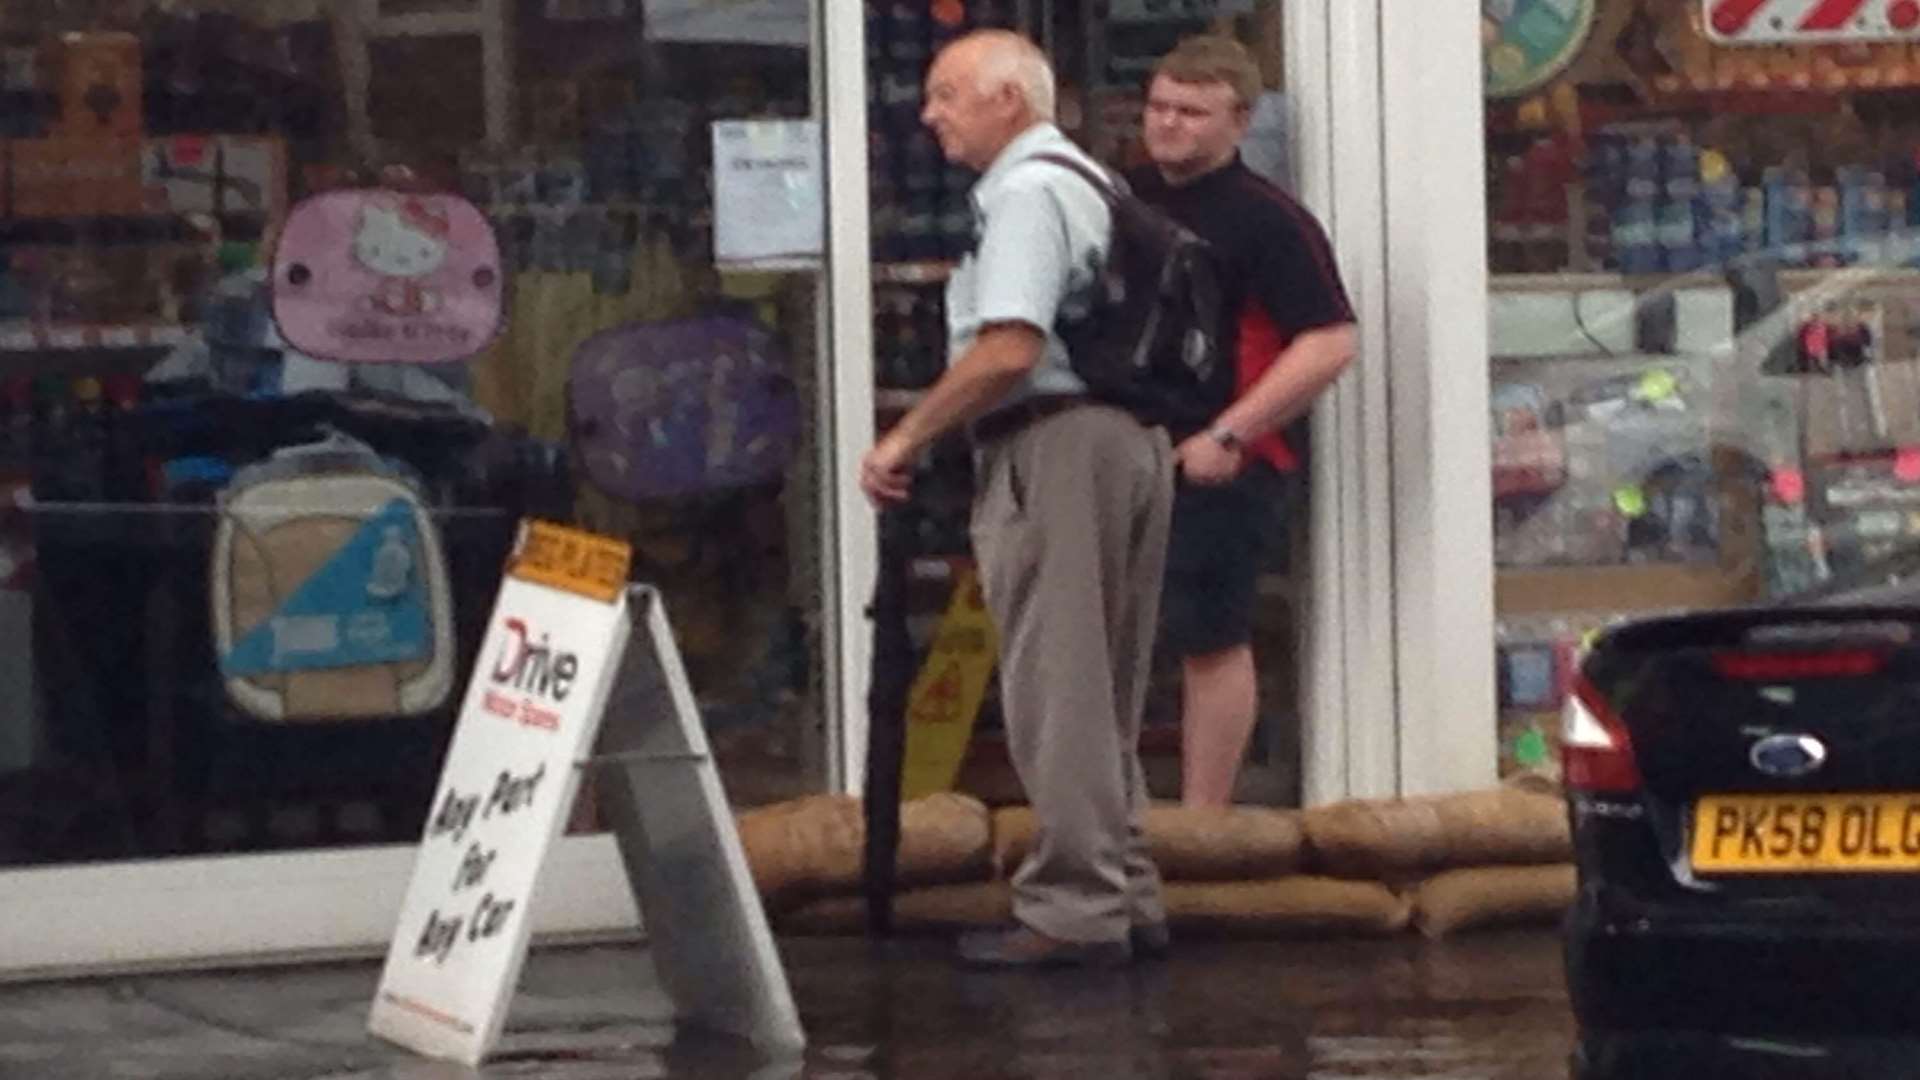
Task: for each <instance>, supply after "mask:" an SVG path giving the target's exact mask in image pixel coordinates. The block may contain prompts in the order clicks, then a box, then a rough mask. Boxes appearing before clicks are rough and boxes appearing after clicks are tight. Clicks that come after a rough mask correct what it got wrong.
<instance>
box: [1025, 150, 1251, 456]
mask: <svg viewBox="0 0 1920 1080" xmlns="http://www.w3.org/2000/svg"><path fill="white" fill-rule="evenodd" d="M1033 160H1036V161H1045V162H1050V163H1052V164H1054V165H1059V166H1061V167H1063V168H1066V169H1069V170H1071V171H1072V172H1074V173H1075V174H1076V175H1078V176H1080V177H1081V178H1082V179H1084V180H1086V181H1087V183H1089V184H1092V185H1093V187H1094V189H1095V190H1097V191H1098V192H1100V196H1101V198H1103V199H1105V200H1106V202H1107V207H1108V209H1109V210H1110V211H1111V212H1112V215H1113V236H1112V239H1111V241H1110V242H1109V244H1108V247H1107V258H1106V263H1105V265H1104V266H1103V267H1102V268H1101V273H1100V279H1099V281H1098V282H1097V283H1096V285H1095V291H1094V299H1093V307H1092V309H1091V310H1090V311H1088V312H1087V313H1086V314H1085V315H1084V316H1079V317H1075V318H1069V319H1063V320H1062V321H1061V322H1060V324H1059V326H1058V327H1056V329H1057V331H1058V332H1059V334H1060V338H1061V340H1062V341H1064V342H1065V343H1066V346H1067V355H1068V357H1069V359H1070V360H1071V361H1072V363H1073V370H1074V373H1075V374H1077V375H1079V376H1080V378H1081V379H1082V380H1084V381H1085V382H1086V384H1087V390H1088V392H1089V393H1091V394H1092V395H1093V396H1094V397H1096V398H1098V399H1100V400H1102V401H1107V402H1111V403H1113V404H1115V405H1119V406H1121V407H1122V408H1125V409H1126V410H1128V411H1129V412H1131V413H1133V414H1134V415H1135V416H1136V417H1139V418H1140V420H1141V421H1142V422H1144V423H1148V424H1155V425H1160V426H1164V427H1166V428H1168V429H1170V430H1172V431H1173V432H1175V433H1176V434H1185V433H1188V432H1193V431H1198V430H1200V429H1202V428H1204V427H1206V426H1207V425H1208V424H1210V423H1212V422H1213V420H1214V418H1215V417H1216V416H1218V415H1219V414H1220V410H1222V409H1224V408H1226V406H1227V402H1228V401H1230V400H1231V399H1232V397H1233V377H1234V372H1233V367H1232V365H1231V364H1230V363H1228V362H1227V358H1226V357H1224V356H1222V355H1221V329H1222V326H1223V325H1224V324H1223V322H1222V319H1223V312H1222V310H1221V308H1222V305H1223V301H1222V298H1221V295H1220V280H1219V271H1218V267H1217V263H1216V260H1215V256H1214V252H1213V248H1212V246H1211V245H1209V244H1208V243H1207V242H1206V241H1205V240H1202V239H1201V238H1200V237H1198V236H1196V235H1195V234H1194V233H1193V232H1192V231H1191V230H1189V229H1187V228H1185V227H1184V226H1182V225H1180V224H1179V223H1178V222H1176V221H1174V220H1173V219H1172V218H1170V217H1168V216H1167V215H1166V214H1163V213H1161V212H1160V211H1159V210H1156V209H1154V208H1153V207H1151V206H1148V205H1147V204H1146V203H1144V202H1142V201H1141V200H1140V199H1138V198H1136V197H1135V196H1134V195H1133V193H1132V192H1130V191H1128V190H1127V189H1126V188H1125V186H1124V185H1123V184H1122V183H1120V182H1118V181H1116V180H1114V179H1111V178H1109V177H1107V176H1104V175H1102V174H1101V173H1100V172H1099V171H1097V170H1095V169H1092V168H1089V167H1088V166H1087V165H1085V164H1084V163H1082V162H1080V161H1077V160H1075V159H1073V158H1071V157H1068V156H1066V155H1065V154H1036V155H1034V158H1033Z"/></svg>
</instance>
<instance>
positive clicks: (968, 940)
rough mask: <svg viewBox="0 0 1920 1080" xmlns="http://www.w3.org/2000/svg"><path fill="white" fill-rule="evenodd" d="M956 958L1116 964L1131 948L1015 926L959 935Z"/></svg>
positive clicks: (981, 962) (993, 963)
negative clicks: (1065, 939)
mask: <svg viewBox="0 0 1920 1080" xmlns="http://www.w3.org/2000/svg"><path fill="white" fill-rule="evenodd" d="M956 958H957V959H958V960H959V962H960V963H961V964H962V965H964V966H966V967H976V968H1058V967H1119V966H1121V965H1123V964H1125V963H1126V962H1127V961H1129V960H1131V959H1133V950H1132V948H1131V947H1129V946H1128V944H1127V942H1125V941H1061V940H1059V939H1058V938H1050V937H1048V936H1047V935H1045V934H1042V933H1040V932H1039V931H1037V930H1029V929H1027V928H1026V927H1024V926H1015V927H1013V928H1011V929H1007V930H977V931H974V932H972V933H968V934H962V935H960V943H959V947H958V949H957V950H956Z"/></svg>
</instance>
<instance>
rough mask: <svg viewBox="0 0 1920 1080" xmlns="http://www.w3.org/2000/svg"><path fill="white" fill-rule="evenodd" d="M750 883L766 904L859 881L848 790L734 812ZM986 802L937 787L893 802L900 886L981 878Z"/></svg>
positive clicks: (856, 824) (855, 805)
mask: <svg viewBox="0 0 1920 1080" xmlns="http://www.w3.org/2000/svg"><path fill="white" fill-rule="evenodd" d="M737 825H738V828H739V830H740V844H741V846H742V847H743V848H745V849H746V853H747V863H748V865H749V867H751V869H752V872H753V884H754V887H755V888H757V889H758V890H759V892H760V897H761V900H762V901H763V902H764V903H766V904H767V905H768V906H769V907H778V906H781V905H785V904H792V903H796V902H799V901H801V900H804V899H807V898H810V897H815V896H823V895H830V894H834V893H848V892H852V891H854V890H855V889H857V888H859V886H860V871H861V860H862V858H863V856H864V853H865V845H866V835H867V830H866V821H865V819H864V817H863V815H862V814H861V807H860V800H859V799H858V798H855V797H854V796H851V795H813V796H808V797H806V798H803V799H795V800H792V801H790V802H784V803H776V804H774V805H772V806H765V807H760V808H758V809H754V810H748V811H746V812H744V813H742V814H740V815H739V817H738V821H737ZM988 838H989V834H988V816H987V808H986V805H985V804H983V803H981V802H980V801H979V800H978V799H974V798H971V797H969V796H966V795H956V794H953V793H951V792H942V793H940V794H938V795H929V796H927V797H926V798H924V799H916V800H914V801H913V802H910V803H907V804H905V805H904V806H902V807H901V808H900V854H899V863H898V865H899V872H898V876H897V878H896V880H897V881H898V883H899V884H900V885H902V886H910V885H933V884H940V883H944V882H951V881H965V880H969V879H981V878H984V877H985V876H986V873H987V866H988V856H989V847H988Z"/></svg>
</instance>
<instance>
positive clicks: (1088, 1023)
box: [0, 931, 1572, 1080]
mask: <svg viewBox="0 0 1920 1080" xmlns="http://www.w3.org/2000/svg"><path fill="white" fill-rule="evenodd" d="M783 951H784V953H785V956H786V960H787V965H788V973H789V977H790V978H791V980H792V983H793V988H794V993H795V997H796V998H797V1000H798V1001H799V1003H800V1008H801V1011H802V1014H803V1019H804V1021H805V1024H806V1027H807V1030H808V1034H809V1037H810V1039H811V1041H812V1045H811V1047H810V1048H809V1050H808V1051H807V1052H806V1054H805V1055H804V1057H802V1058H800V1059H797V1060H790V1061H768V1060H764V1059H761V1058H759V1057H757V1056H756V1055H755V1054H754V1053H753V1052H752V1051H751V1050H750V1049H749V1048H747V1047H745V1046H743V1045H740V1044H736V1043H731V1042H728V1041H726V1040H722V1039H718V1038H711V1037H702V1036H699V1035H696V1034H691V1033H687V1032H680V1033H678V1034H677V1035H676V1033H675V1032H674V1030H673V1027H672V1025H671V1024H670V1023H668V1022H667V1021H666V1017H667V1015H668V1007H667V1002H666V1000H665V999H664V997H662V996H661V995H660V993H659V992H658V990H657V988H655V987H653V986H652V984H651V979H650V971H649V967H648V965H647V963H646V960H645V952H644V950H642V949H638V948H612V947H607V948H595V949H575V950H563V951H560V950H556V951H546V952H542V953H540V954H537V955H536V956H534V957H533V958H532V960H531V961H530V962H529V964H528V967H527V972H526V977H525V979H524V980H523V986H522V991H521V993H520V996H519V997H518V998H517V1000H516V1002H515V1005H514V1008H513V1012H512V1015H511V1017H510V1019H509V1022H508V1033H507V1037H506V1038H505V1040H504V1041H503V1043H502V1048H501V1053H500V1054H499V1055H498V1056H497V1057H496V1058H495V1059H494V1060H493V1061H491V1062H489V1064H488V1065H487V1066H486V1067H485V1068H483V1069H480V1070H471V1069H466V1068H462V1067H457V1066H450V1065H444V1064H439V1063H432V1062H424V1061H420V1060H418V1059H414V1058H411V1057H409V1056H407V1055H406V1054H404V1053H401V1052H399V1051H397V1050H394V1049H392V1048H390V1047H387V1046H385V1045H384V1044H380V1043H378V1042H374V1041H372V1040H369V1039H368V1038H367V1037H366V1036H365V1034H364V1025H365V1020H366V1006H367V1002H368V1000H369V998H370V996H371V993H372V988H373V984H374V982H375V981H376V980H377V978H378V969H377V966H375V965H370V964H369V965H358V964H356V965H345V966H337V967H330V968H320V969H309V970H306V971H303V972H296V973H288V972H247V973H228V974H223V975H190V976H168V977H148V978H140V979H121V980H112V981H94V982H86V983H68V984H60V985H55V986H39V987H19V988H11V989H8V988H0V1077H5V1078H13V1077H21V1078H27V1077H31V1078H33V1080H69V1078H73V1080H81V1078H85V1080H98V1078H100V1077H110V1076H111V1077H118V1076H126V1077H140V1078H142V1080H208V1078H213V1077H221V1078H244V1077H262V1078H273V1080H295V1078H298V1080H309V1078H311V1080H456V1078H459V1080H466V1078H473V1077H484V1078H491V1077H541V1078H548V1080H654V1078H689V1080H732V1078H739V1080H800V1078H805V1080H998V1078H1008V1080H1013V1078H1019V1080H1081V1078H1085V1080H1135V1078H1138V1080H1188V1078H1192V1080H1253V1078H1261V1080H1266V1078H1295V1077H1305V1078H1326V1080H1333V1078H1360V1077H1367V1078H1378V1080H1390V1078H1391V1080H1399V1078H1409V1080H1410V1078H1426V1080H1467V1078H1476V1080H1495V1078H1514V1080H1519V1078H1526V1080H1540V1078H1555V1077H1563V1076H1565V1075H1566V1059H1567V1053H1568V1050H1569V1048H1570V1047H1571V1044H1572V1020H1571V1017H1570V1015H1569V1013H1568V1011H1567V1005H1566V995H1565V991H1564V987H1563V982H1562V978H1561V972H1560V956H1559V946H1558V941H1557V939H1556V937H1555V935H1554V934H1553V933H1552V932H1551V931H1529V932H1516V933H1502V934H1492V935H1480V936H1473V937H1466V938H1462V939H1460V940H1458V941H1454V942H1442V943H1430V942H1424V941H1421V940H1419V939H1417V938H1413V937H1406V938H1400V939H1395V940H1392V941H1379V942H1365V941H1337V942H1330V941H1319V942H1304V941H1302V942H1183V943H1181V945H1180V947H1179V948H1178V949H1177V950H1176V952H1175V955H1174V957H1173V958H1172V959H1171V960H1169V961H1166V962H1164V963H1152V964H1143V965H1139V966H1136V967H1133V968H1131V969H1126V970H1123V971H1118V972H1101V973H1092V972H1056V973H1035V974H1027V973H1020V974H1004V973H967V972H960V971H957V970H955V969H954V968H953V967H952V966H950V965H949V963H948V962H947V952H946V947H945V945H944V943H942V942H939V941H931V940H916V941H905V942H897V943H890V944H879V945H876V944H869V943H867V942H864V941H860V940H854V939H845V940H790V941H787V942H784V943H783Z"/></svg>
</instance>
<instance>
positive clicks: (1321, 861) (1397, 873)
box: [1301, 788, 1573, 883]
mask: <svg viewBox="0 0 1920 1080" xmlns="http://www.w3.org/2000/svg"><path fill="white" fill-rule="evenodd" d="M1301 824H1302V826H1303V828H1304V829H1305V832H1306V842H1307V843H1306V847H1307V857H1306V865H1307V868H1308V869H1309V870H1311V871H1312V872H1314V873H1321V874H1327V875H1329V876H1332V877H1341V878H1360V879H1367V880H1374V881H1386V882H1390V883H1391V882H1404V881H1412V880H1417V879H1418V878H1421V877H1425V876H1427V875H1428V874H1431V873H1434V872H1436V871H1439V870H1446V869H1453V868H1456V867H1464V866H1483V865H1488V864H1515V863H1523V864H1539V863H1551V862H1564V861H1567V860H1569V859H1571V858H1572V857H1573V837H1572V833H1571V830H1570V829H1569V826H1568V824H1567V811H1566V806H1565V804H1564V803H1562V802H1561V801H1560V799H1559V798H1557V797H1555V796H1552V795H1547V794H1542V793H1539V792H1533V791H1522V790H1518V789H1513V788H1500V789H1495V790H1492V791H1474V792H1467V793H1465V794H1460V795H1438V796H1426V797H1421V798H1412V799H1392V800H1388V799H1377V800H1353V801H1349V802H1343V803H1335V804H1333V805H1331V806H1323V807H1318V808H1316V809H1313V810H1308V811H1306V812H1305V813H1303V814H1302V815H1301Z"/></svg>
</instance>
